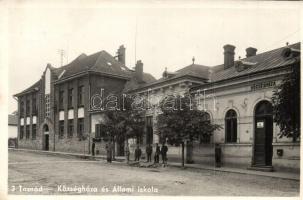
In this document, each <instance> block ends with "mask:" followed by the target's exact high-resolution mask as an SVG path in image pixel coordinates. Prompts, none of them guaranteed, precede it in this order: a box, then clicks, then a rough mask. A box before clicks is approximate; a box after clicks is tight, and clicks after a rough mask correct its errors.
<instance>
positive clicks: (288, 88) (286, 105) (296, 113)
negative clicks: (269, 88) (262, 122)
mask: <svg viewBox="0 0 303 200" xmlns="http://www.w3.org/2000/svg"><path fill="white" fill-rule="evenodd" d="M272 102H273V113H274V118H273V119H274V122H276V123H277V125H278V126H279V127H280V130H281V132H280V133H279V137H280V138H281V137H292V138H293V141H294V142H295V141H296V140H297V138H299V137H300V62H298V63H297V64H295V65H293V66H292V67H291V72H290V73H289V74H287V75H286V76H285V77H284V79H283V81H282V83H281V84H280V85H278V86H277V87H276V88H275V90H274V94H273V96H272Z"/></svg>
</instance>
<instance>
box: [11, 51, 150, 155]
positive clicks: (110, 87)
mask: <svg viewBox="0 0 303 200" xmlns="http://www.w3.org/2000/svg"><path fill="white" fill-rule="evenodd" d="M154 80H155V79H154V78H153V77H152V76H151V75H150V74H146V73H144V72H143V63H142V62H141V61H138V63H137V65H136V66H135V70H131V69H129V68H128V67H126V66H125V48H124V46H120V48H119V49H118V51H117V55H116V56H112V55H110V54H109V53H107V52H106V51H100V52H98V53H95V54H92V55H89V56H87V55H85V54H81V55H80V56H78V57H77V58H76V59H75V60H73V61H72V62H71V63H69V64H67V65H65V66H62V67H59V68H55V67H53V66H51V65H50V64H48V65H47V66H46V68H45V71H44V72H43V75H42V77H41V79H40V80H39V81H37V82H36V83H35V84H34V85H32V86H31V87H29V88H27V89H26V90H24V91H22V92H20V93H18V94H16V95H15V97H17V98H18V110H19V111H20V112H19V115H18V140H19V148H31V149H39V150H45V151H48V150H52V151H64V152H79V153H86V154H87V153H90V147H91V144H92V141H93V139H94V138H95V135H96V131H95V130H96V124H101V123H102V122H103V121H104V120H105V118H106V116H104V113H103V109H102V106H103V105H102V104H104V102H105V101H106V100H107V99H108V98H110V97H111V95H117V96H119V95H121V94H122V92H123V90H125V87H126V86H128V87H130V85H132V86H135V85H137V84H145V83H149V82H151V81H154ZM103 145H104V143H97V145H96V150H97V151H98V152H100V153H101V152H102V151H103V152H104V151H105V150H104V148H103ZM120 149H121V148H120ZM118 152H119V151H118ZM122 152H123V151H122ZM120 153H121V152H120Z"/></svg>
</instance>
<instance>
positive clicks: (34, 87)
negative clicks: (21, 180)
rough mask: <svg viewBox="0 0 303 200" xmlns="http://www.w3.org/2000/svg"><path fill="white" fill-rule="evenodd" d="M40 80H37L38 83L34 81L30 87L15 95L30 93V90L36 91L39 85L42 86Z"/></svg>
mask: <svg viewBox="0 0 303 200" xmlns="http://www.w3.org/2000/svg"><path fill="white" fill-rule="evenodd" d="M40 81H41V79H40V80H39V81H37V82H36V83H34V84H33V85H31V86H30V87H28V88H27V89H25V90H23V91H22V92H19V93H18V94H15V95H14V96H19V95H21V94H25V93H28V92H32V91H35V90H39V86H40Z"/></svg>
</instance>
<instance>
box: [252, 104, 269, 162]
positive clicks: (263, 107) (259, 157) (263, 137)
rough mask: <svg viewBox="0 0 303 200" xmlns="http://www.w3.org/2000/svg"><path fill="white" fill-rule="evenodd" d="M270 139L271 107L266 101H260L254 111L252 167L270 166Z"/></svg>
mask: <svg viewBox="0 0 303 200" xmlns="http://www.w3.org/2000/svg"><path fill="white" fill-rule="evenodd" d="M272 138H273V117H272V105H271V103H270V102H268V101H262V102H260V103H259V104H257V106H256V110H255V140H254V165H256V166H271V165H272V153H273V150H272Z"/></svg>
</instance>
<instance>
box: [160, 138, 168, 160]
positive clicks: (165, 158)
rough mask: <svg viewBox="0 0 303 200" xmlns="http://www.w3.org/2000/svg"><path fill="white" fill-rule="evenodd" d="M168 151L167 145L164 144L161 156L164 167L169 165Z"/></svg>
mask: <svg viewBox="0 0 303 200" xmlns="http://www.w3.org/2000/svg"><path fill="white" fill-rule="evenodd" d="M167 151H168V148H167V146H166V145H165V143H163V144H162V148H161V155H162V163H163V164H164V166H165V165H166V164H167Z"/></svg>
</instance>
